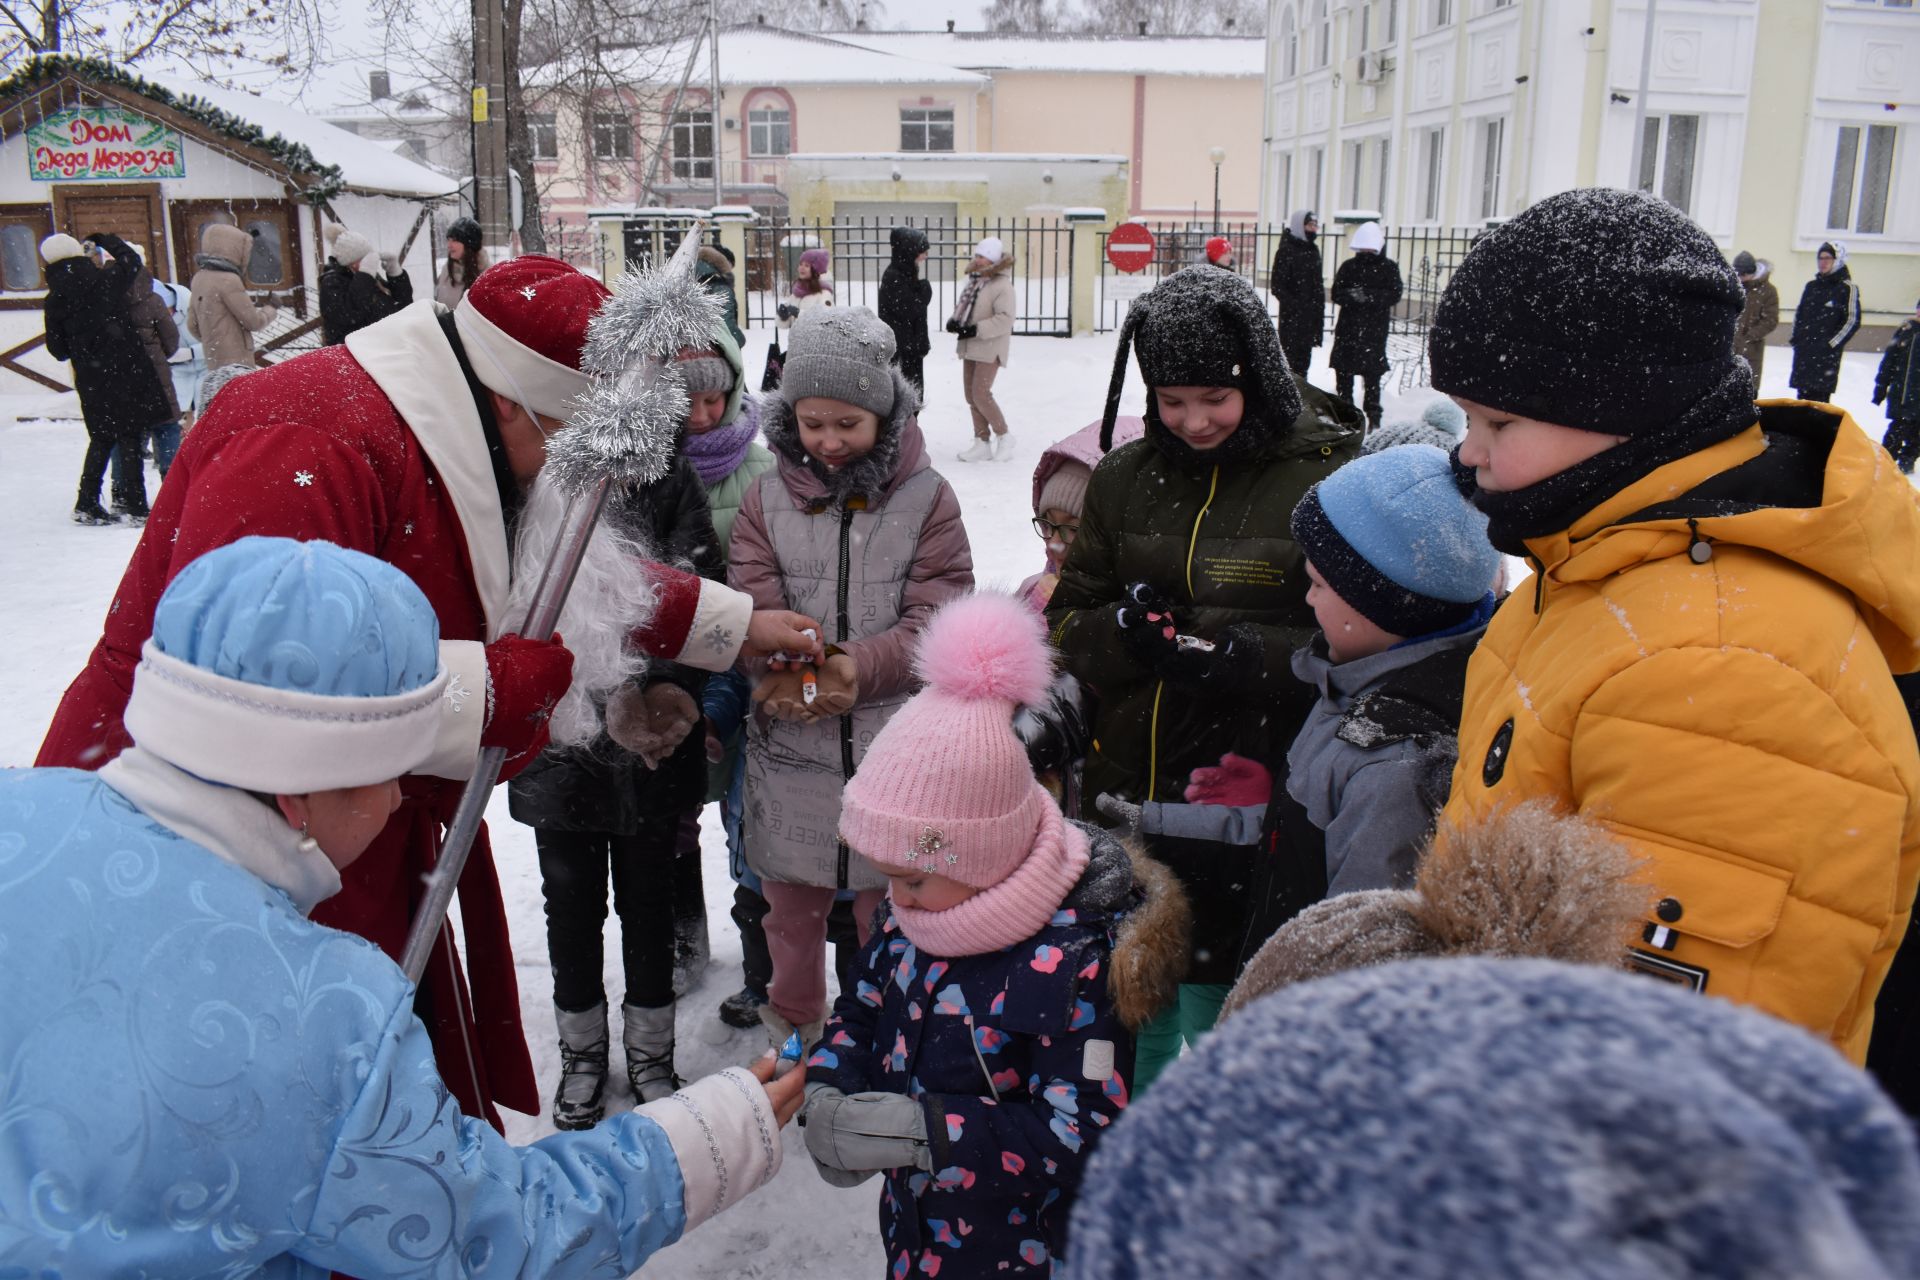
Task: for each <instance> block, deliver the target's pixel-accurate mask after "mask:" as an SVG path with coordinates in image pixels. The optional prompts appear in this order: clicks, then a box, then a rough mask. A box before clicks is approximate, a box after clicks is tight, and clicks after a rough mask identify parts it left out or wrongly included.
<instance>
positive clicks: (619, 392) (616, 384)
mask: <svg viewBox="0 0 1920 1280" xmlns="http://www.w3.org/2000/svg"><path fill="white" fill-rule="evenodd" d="M704 229H705V224H704V223H698V222H697V223H695V224H694V225H693V226H692V227H690V228H689V229H688V231H687V234H686V236H685V238H684V239H682V240H681V242H680V247H679V249H677V250H676V251H675V252H674V255H673V257H671V258H669V259H668V260H667V261H666V262H665V263H664V264H663V265H661V266H659V267H655V268H647V269H641V270H637V271H629V272H627V274H626V275H624V276H623V277H621V279H620V280H619V281H618V283H617V284H616V285H615V286H614V290H613V297H612V298H610V299H608V300H607V302H606V304H605V305H603V306H602V307H601V308H600V310H599V312H598V314H596V315H595V316H594V318H593V322H592V323H591V324H589V325H588V326H587V346H586V352H585V356H584V359H583V361H582V363H583V365H584V367H585V369H586V371H587V373H588V374H589V375H591V386H590V389H589V390H588V392H587V394H586V395H585V397H584V398H583V399H582V402H581V407H580V409H579V410H577V411H576V412H575V413H574V415H573V422H572V425H571V426H569V427H568V428H567V430H565V431H563V432H560V433H559V434H558V435H556V436H555V437H554V438H553V441H552V443H550V444H549V445H548V446H547V470H548V472H549V473H551V474H552V476H553V478H554V480H555V481H557V482H558V483H559V484H561V485H562V486H563V487H564V488H565V489H566V490H567V491H568V492H569V493H579V492H584V491H585V490H586V489H588V488H590V487H591V486H592V485H593V484H595V483H597V482H598V481H599V480H601V479H602V478H604V477H606V476H608V475H611V476H612V477H613V480H614V482H615V483H616V484H620V485H627V484H651V483H652V482H653V481H655V480H658V479H659V478H660V477H662V476H664V475H665V474H666V473H667V468H668V466H669V465H670V464H671V463H672V461H673V447H674V440H675V438H676V437H677V436H678V434H679V432H680V427H681V424H682V423H684V422H685V421H686V420H687V412H688V409H689V404H688V400H687V387H686V381H685V379H684V378H682V376H681V374H680V371H679V369H677V368H676V367H675V362H674V356H675V355H677V354H678V353H679V352H680V351H682V350H684V349H686V348H688V347H695V348H705V347H708V346H711V345H712V343H713V333H714V330H715V328H716V327H718V326H719V324H720V323H721V309H720V300H719V299H718V298H717V297H715V296H714V295H713V294H712V293H711V292H710V291H708V290H707V289H706V288H704V287H703V286H702V285H701V284H700V282H699V281H697V280H696V279H694V275H693V264H694V260H695V257H696V255H697V254H698V253H699V248H700V235H701V233H702V231H704Z"/></svg>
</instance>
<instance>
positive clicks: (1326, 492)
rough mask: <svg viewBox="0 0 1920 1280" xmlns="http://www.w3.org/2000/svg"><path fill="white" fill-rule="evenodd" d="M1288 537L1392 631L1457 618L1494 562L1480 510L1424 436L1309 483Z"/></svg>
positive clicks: (1338, 588)
mask: <svg viewBox="0 0 1920 1280" xmlns="http://www.w3.org/2000/svg"><path fill="white" fill-rule="evenodd" d="M1293 536H1294V539H1295V541H1297V542H1298V543H1299V544H1300V548H1301V550H1302V551H1304V552H1305V553H1306V556H1307V559H1309V560H1311V561H1312V562H1313V567H1314V568H1315V569H1317V570H1318V571H1319V572H1320V576H1321V577H1323V578H1325V579H1326V581H1327V585H1328V586H1330V587H1332V588H1333V589H1334V591H1335V592H1337V593H1338V594H1339V596H1340V598H1341V599H1342V600H1345V601H1346V602H1347V603H1348V604H1350V605H1352V606H1353V607H1354V608H1355V609H1357V610H1359V611H1360V613H1361V614H1362V615H1364V616H1365V617H1366V618H1367V619H1368V620H1369V621H1370V622H1373V623H1374V624H1375V625H1377V626H1379V627H1381V628H1383V629H1384V630H1386V631H1388V632H1390V633H1392V634H1394V635H1398V636H1409V637H1410V636H1420V635H1426V634H1428V633H1429V632H1433V631H1438V630H1442V629H1444V628H1446V627H1450V626H1454V625H1457V624H1458V623H1460V622H1461V621H1463V620H1464V619H1465V618H1466V617H1467V615H1469V614H1471V613H1472V612H1473V610H1474V609H1475V608H1476V607H1477V606H1478V605H1479V604H1480V602H1481V601H1482V600H1483V599H1484V598H1485V597H1486V595H1487V592H1488V591H1489V590H1490V589H1491V588H1492V585H1493V575H1494V572H1495V571H1496V570H1497V569H1498V568H1499V567H1500V553H1499V552H1497V551H1495V550H1494V549H1493V544H1492V543H1491V542H1489V541H1487V518H1486V516H1484V515H1482V514H1481V513H1480V512H1479V511H1478V510H1477V509H1476V508H1475V507H1474V506H1473V504H1472V503H1470V502H1468V501H1467V500H1466V498H1464V497H1462V496H1461V493H1460V490H1459V487H1458V486H1456V485H1455V484H1454V482H1453V468H1452V465H1451V463H1449V462H1448V460H1447V455H1446V454H1445V453H1442V452H1441V451H1440V450H1439V449H1437V448H1435V447H1434V446H1432V445H1427V444H1408V445H1400V446H1399V447H1397V448H1393V449H1383V450H1381V451H1380V452H1379V453H1370V454H1366V455H1364V456H1362V457H1359V458H1355V459H1354V460H1353V461H1352V462H1349V463H1347V464H1346V465H1345V466H1343V467H1341V468H1340V469H1339V470H1338V471H1335V472H1334V473H1333V474H1332V475H1330V476H1328V477H1327V478H1326V479H1325V480H1322V481H1321V482H1320V483H1319V484H1316V485H1314V486H1313V488H1311V489H1309V490H1307V494H1306V496H1305V497H1304V498H1302V499H1301V501H1300V505H1299V506H1298V507H1297V508H1295V510H1294V513H1293Z"/></svg>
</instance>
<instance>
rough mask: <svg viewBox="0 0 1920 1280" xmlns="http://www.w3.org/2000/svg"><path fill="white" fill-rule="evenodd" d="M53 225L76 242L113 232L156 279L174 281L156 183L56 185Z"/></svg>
mask: <svg viewBox="0 0 1920 1280" xmlns="http://www.w3.org/2000/svg"><path fill="white" fill-rule="evenodd" d="M53 221H54V225H55V226H56V227H58V228H59V229H60V230H62V231H64V232H66V233H67V234H68V235H70V236H72V237H73V238H74V239H75V240H85V239H86V238H87V237H88V236H90V235H92V234H94V233H95V232H96V231H107V232H111V233H112V234H114V235H116V236H119V237H120V238H121V239H122V240H125V241H126V242H127V243H128V244H130V245H132V246H133V247H134V248H136V249H138V250H139V251H140V256H141V257H143V258H145V259H146V260H147V267H148V269H149V270H151V271H152V272H153V274H154V277H155V278H156V279H160V280H171V279H173V272H172V269H171V268H170V267H169V265H168V262H167V226H166V219H165V217H164V215H163V214H162V213H161V205H160V184H159V183H157V182H147V183H132V182H61V183H55V184H54V188H53Z"/></svg>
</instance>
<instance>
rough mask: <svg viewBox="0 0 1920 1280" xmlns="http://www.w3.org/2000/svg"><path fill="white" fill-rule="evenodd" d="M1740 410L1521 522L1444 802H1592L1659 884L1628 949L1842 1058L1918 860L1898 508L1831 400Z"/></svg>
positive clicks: (1471, 676)
mask: <svg viewBox="0 0 1920 1280" xmlns="http://www.w3.org/2000/svg"><path fill="white" fill-rule="evenodd" d="M1760 408H1761V416H1760V422H1759V424H1758V425H1757V426H1755V427H1753V428H1751V429H1749V430H1747V431H1745V432H1743V433H1741V434H1740V435H1738V436H1735V437H1734V438H1733V439H1731V440H1727V441H1724V442H1722V443H1720V444H1717V445H1714V446H1712V447H1711V448H1708V449H1705V450H1702V451H1701V452H1699V453H1696V454H1692V455H1689V456H1688V457H1685V458H1681V459H1679V460H1678V461H1676V462H1672V463H1669V464H1668V465H1667V466H1665V467H1662V468H1661V469H1659V470H1658V471H1656V472H1654V473H1653V474H1652V475H1650V476H1648V477H1646V478H1645V479H1643V480H1641V481H1639V482H1638V483H1636V484H1633V485H1630V486H1629V487H1627V488H1626V489H1624V490H1622V491H1621V492H1620V493H1618V494H1616V495H1614V496H1613V497H1612V498H1610V499H1609V500H1607V501H1606V502H1605V503H1603V504H1602V505H1601V506H1599V507H1598V508H1596V509H1595V510H1593V511H1591V512H1589V513H1588V514H1587V515H1585V516H1583V517H1581V518H1580V520H1579V521H1577V522H1576V523H1575V524H1574V526H1573V528H1572V529H1570V530H1568V531H1566V532H1564V533H1560V534H1556V535H1553V536H1550V537H1545V538H1540V539H1536V540H1533V541H1531V542H1529V543H1528V544H1527V545H1528V547H1529V549H1530V551H1531V552H1532V556H1531V558H1532V559H1533V560H1534V562H1535V565H1536V568H1537V569H1538V570H1539V572H1538V573H1537V575H1536V577H1535V579H1534V581H1532V582H1525V583H1522V584H1521V585H1520V587H1519V588H1518V589H1517V590H1516V591H1515V592H1514V594H1513V595H1512V596H1511V597H1509V598H1508V600H1507V601H1506V603H1505V604H1504V605H1502V606H1501V608H1500V611H1499V612H1498V613H1497V614H1496V615H1495V617H1494V620H1493V623H1492V625H1491V626H1490V627H1489V628H1488V629H1487V635H1486V638H1485V639H1484V640H1483V641H1482V642H1481V644H1480V647H1479V649H1478V650H1477V651H1476V652H1475V654H1474V658H1473V662H1472V665H1471V666H1470V667H1469V668H1468V672H1467V690H1466V704H1465V708H1464V711H1463V714H1462V717H1461V726H1460V763H1459V766H1458V767H1457V769H1456V771H1455V773H1454V779H1453V794H1452V798H1451V800H1450V801H1449V803H1448V805H1447V808H1446V812H1445V818H1446V820H1447V822H1448V823H1451V824H1453V825H1456V826H1465V825H1470V824H1472V823H1474V822H1476V821H1477V820H1478V819H1480V818H1481V817H1482V816H1484V815H1485V814H1486V813H1487V812H1488V811H1490V810H1491V809H1493V808H1495V807H1496V806H1498V805H1500V804H1502V803H1506V802H1510V801H1517V800H1521V799H1525V798H1529V797H1535V796H1547V797H1557V798H1558V799H1560V800H1561V801H1562V802H1564V803H1565V804H1566V805H1567V807H1568V808H1570V809H1573V810H1577V811H1579V812H1581V813H1583V814H1586V815H1588V816H1590V817H1593V818H1596V819H1598V820H1600V821H1601V822H1603V823H1605V824H1606V825H1607V826H1609V827H1610V828H1611V829H1612V830H1613V831H1614V832H1616V833H1617V834H1618V835H1620V836H1621V837H1622V838H1623V839H1624V840H1625V841H1626V842H1627V843H1628V844H1629V845H1630V846H1631V847H1632V848H1633V849H1634V850H1635V851H1636V852H1637V853H1638V854H1639V855H1640V856H1641V857H1643V858H1645V859H1647V861H1648V863H1649V866H1648V869H1647V874H1648V876H1649V878H1650V879H1651V880H1652V881H1653V883H1654V884H1655V886H1656V888H1657V890H1658V893H1659V902H1658V905H1657V906H1656V908H1655V910H1654V913H1653V915H1652V916H1650V917H1649V919H1648V922H1647V929H1646V935H1645V939H1644V941H1643V942H1642V943H1641V944H1640V945H1638V946H1637V947H1636V948H1635V950H1634V953H1633V956H1632V960H1633V962H1634V965H1635V967H1637V968H1641V969H1644V970H1647V971H1649V972H1653V973H1656V974H1658V975H1661V976H1665V977H1668V978H1670V979H1672V980H1674V981H1679V982H1685V983H1689V984H1691V985H1694V986H1697V987H1701V988H1703V989H1705V990H1706V991H1708V992H1710V993H1713V994H1715V995H1722V996H1726V997H1727V998H1729V999H1732V1000H1737V1001H1740V1002H1742V1003H1746V1004H1752V1005H1757V1006H1758V1007H1760V1008H1762V1009H1765V1010H1767V1011H1769V1012H1771V1013H1774V1014H1777V1015H1779V1016H1780V1017H1782V1018H1785V1019H1787V1020H1789V1021H1791V1022H1796V1023H1798V1024H1800V1025H1801V1026H1803V1027H1806V1028H1808V1029H1809V1030H1812V1031H1814V1032H1816V1033H1817V1034H1819V1035H1822V1036H1826V1037H1828V1038H1829V1039H1830V1040H1832V1041H1833V1043H1834V1044H1835V1045H1836V1046H1838V1047H1839V1048H1840V1049H1841V1050H1842V1051H1843V1052H1845V1053H1846V1054H1847V1055H1848V1056H1849V1057H1851V1058H1852V1059H1853V1060H1854V1061H1855V1062H1861V1061H1863V1060H1864V1059H1865V1057H1866V1052H1867V1041H1868V1038H1869V1036H1870V1035H1871V1033H1872V1029H1873V1003H1874V997H1875V995H1876V994H1877V993H1878V992H1879V989H1880V984H1881V981H1882V979H1883V978H1884V977H1885V976H1886V972H1887V966H1888V965H1889V964H1890V963H1891V962H1892V959H1893V953H1894V950H1895V948H1896V946H1897V945H1898V943H1899V941H1900V939H1901V938H1902V937H1904V936H1905V933H1906V926H1907V916H1908V913H1909V912H1910V911H1911V909H1912V906H1913V900H1914V886H1915V881H1916V878H1920V752H1916V749H1915V744H1914V729H1913V725H1912V723H1911V721H1910V720H1909V718H1908V714H1907V711H1906V709H1905V706H1904V704H1903V703H1902V701H1901V699H1900V696H1899V694H1898V692H1896V690H1895V687H1894V684H1893V674H1894V673H1896V672H1908V671H1913V670H1915V669H1916V667H1920V505H1916V501H1915V493H1914V490H1913V489H1912V488H1911V487H1910V486H1909V485H1908V483H1907V482H1906V479H1905V477H1903V476H1901V475H1900V474H1899V473H1898V472H1896V471H1895V470H1894V467H1893V463H1892V461H1891V460H1890V459H1889V458H1888V456H1887V455H1886V454H1885V453H1884V452H1883V451H1882V450H1881V449H1880V448H1879V447H1878V446H1877V445H1875V444H1874V443H1873V442H1872V441H1871V440H1869V439H1868V438H1867V437H1866V436H1865V435H1863V434H1862V433H1861V431H1860V429H1859V428H1858V427H1857V426H1855V425H1854V423H1853V420H1852V419H1851V418H1849V417H1848V416H1847V415H1846V414H1844V413H1842V412H1841V411H1839V410H1837V409H1834V408H1832V407H1831V406H1829V405H1824V404H1818V405H1816V404H1807V403H1802V402H1799V401H1769V402H1764V403H1763V404H1762V405H1761V406H1760ZM1763 430H1764V432H1765V435H1764V436H1763ZM1762 455H1765V456H1764V457H1763V456H1762ZM1743 464H1750V465H1743ZM1735 468H1742V469H1741V470H1740V471H1738V472H1735V471H1734V469H1735ZM1796 502H1797V503H1800V504H1803V505H1792V504H1794V503H1796Z"/></svg>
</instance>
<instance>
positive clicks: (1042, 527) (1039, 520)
mask: <svg viewBox="0 0 1920 1280" xmlns="http://www.w3.org/2000/svg"><path fill="white" fill-rule="evenodd" d="M1033 531H1034V532H1035V533H1037V534H1039V535H1040V536H1041V537H1043V538H1058V539H1060V541H1062V542H1072V541H1073V540H1074V539H1075V538H1077V537H1078V536H1080V525H1079V522H1078V521H1076V522H1074V523H1073V524H1055V523H1054V522H1053V521H1051V520H1048V519H1047V518H1045V517H1044V516H1035V517H1034V518H1033Z"/></svg>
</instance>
